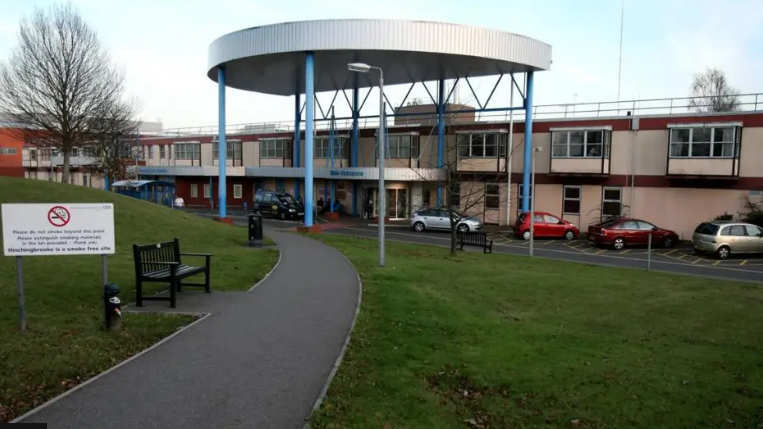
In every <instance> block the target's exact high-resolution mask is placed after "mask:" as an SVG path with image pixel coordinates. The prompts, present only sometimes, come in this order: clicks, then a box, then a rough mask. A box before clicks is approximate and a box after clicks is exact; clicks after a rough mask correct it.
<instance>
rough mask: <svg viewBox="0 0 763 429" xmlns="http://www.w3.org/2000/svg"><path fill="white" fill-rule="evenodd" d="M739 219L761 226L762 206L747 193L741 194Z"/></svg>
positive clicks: (762, 219)
mask: <svg viewBox="0 0 763 429" xmlns="http://www.w3.org/2000/svg"><path fill="white" fill-rule="evenodd" d="M739 220H741V221H742V222H747V223H751V224H753V225H757V226H759V227H763V207H761V205H760V204H758V203H756V202H754V201H752V200H750V197H748V196H747V195H743V196H742V211H740V212H739Z"/></svg>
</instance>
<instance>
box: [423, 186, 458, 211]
mask: <svg viewBox="0 0 763 429" xmlns="http://www.w3.org/2000/svg"><path fill="white" fill-rule="evenodd" d="M429 201H432V200H431V199H430V200H429ZM438 202H439V201H438ZM448 204H449V205H450V207H452V208H453V209H455V210H458V209H460V208H461V188H460V187H457V189H453V192H451V193H450V195H449V196H448Z"/></svg>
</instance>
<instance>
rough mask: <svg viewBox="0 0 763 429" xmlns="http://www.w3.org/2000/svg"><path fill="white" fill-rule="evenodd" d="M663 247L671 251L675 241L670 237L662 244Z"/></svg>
mask: <svg viewBox="0 0 763 429" xmlns="http://www.w3.org/2000/svg"><path fill="white" fill-rule="evenodd" d="M662 247H664V248H666V249H669V248H671V247H673V239H672V238H670V237H668V238H666V239H665V241H663V242H662Z"/></svg>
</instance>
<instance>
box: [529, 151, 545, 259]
mask: <svg viewBox="0 0 763 429" xmlns="http://www.w3.org/2000/svg"><path fill="white" fill-rule="evenodd" d="M541 151H543V148H542V147H534V148H533V162H532V172H531V173H530V175H531V183H532V184H531V185H530V256H532V255H533V244H534V243H533V242H534V241H535V155H537V154H538V152H541Z"/></svg>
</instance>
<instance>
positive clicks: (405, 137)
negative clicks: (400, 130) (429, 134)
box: [376, 134, 419, 158]
mask: <svg viewBox="0 0 763 429" xmlns="http://www.w3.org/2000/svg"><path fill="white" fill-rule="evenodd" d="M385 149H386V151H385V153H384V157H385V158H418V157H419V136H418V135H414V134H392V135H389V134H388V135H387V146H386V148H385ZM376 153H377V154H378V153H379V152H378V149H377V151H376Z"/></svg>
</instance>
